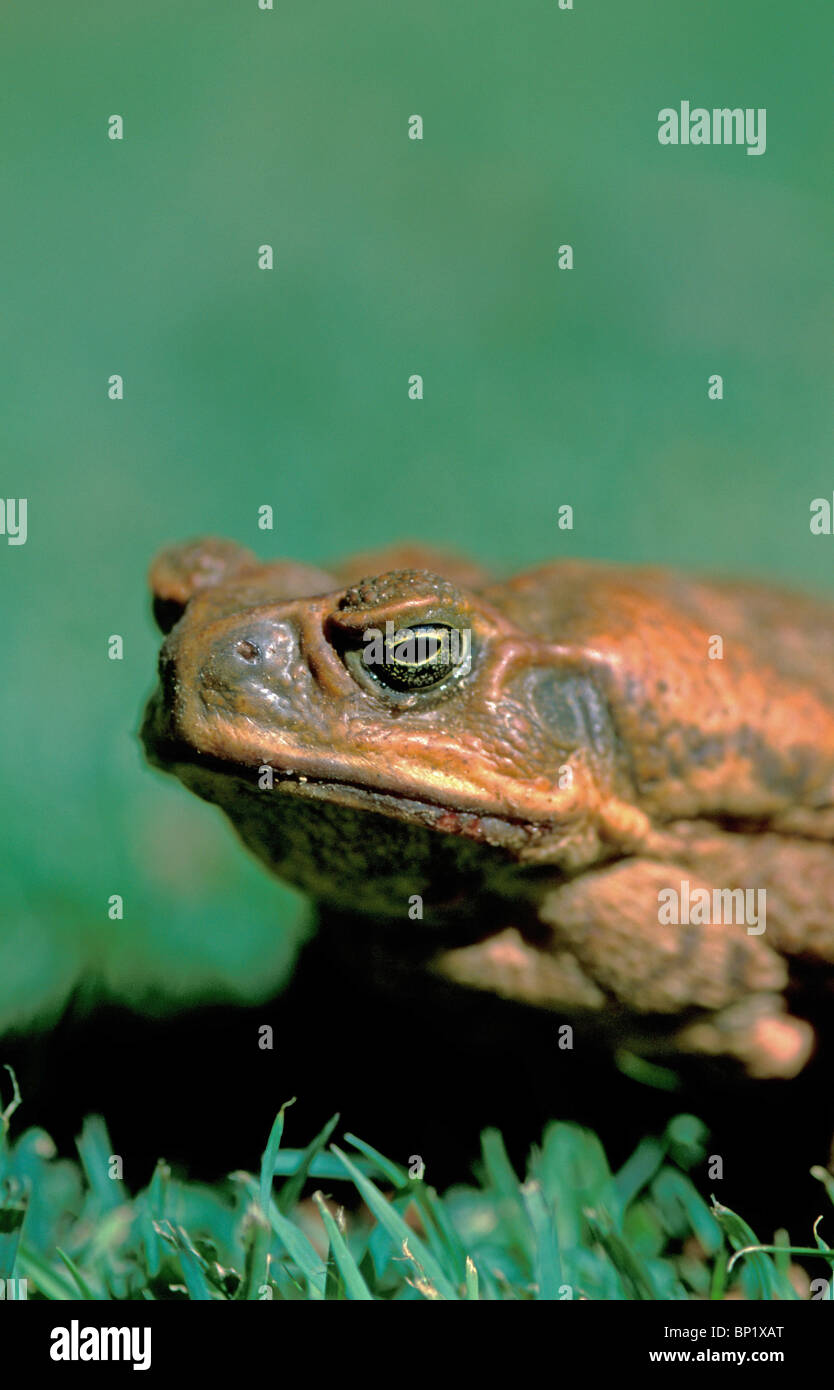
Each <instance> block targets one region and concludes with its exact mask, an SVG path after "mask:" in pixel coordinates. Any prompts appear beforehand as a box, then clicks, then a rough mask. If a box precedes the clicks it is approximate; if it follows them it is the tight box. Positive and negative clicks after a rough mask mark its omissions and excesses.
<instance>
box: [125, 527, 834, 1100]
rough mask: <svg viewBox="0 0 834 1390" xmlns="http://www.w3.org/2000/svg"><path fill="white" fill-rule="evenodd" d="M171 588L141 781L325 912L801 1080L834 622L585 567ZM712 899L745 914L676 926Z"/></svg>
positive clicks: (830, 741)
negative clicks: (221, 828) (192, 802)
mask: <svg viewBox="0 0 834 1390" xmlns="http://www.w3.org/2000/svg"><path fill="white" fill-rule="evenodd" d="M363 576H364V577H363ZM152 585H153V589H154V593H155V599H156V611H157V614H158V616H159V619H160V623H161V625H162V626H163V628H164V629H165V630H167V629H168V628H170V629H171V630H170V633H169V636H168V637H167V638H166V641H165V643H164V645H163V648H162V654H161V658H160V687H159V690H158V692H157V694H156V696H155V697H154V698H153V699H152V701H151V704H150V705H149V708H148V713H147V716H146V722H145V731H144V735H145V742H146V745H147V747H148V749H149V752H150V754H151V757H152V759H153V760H154V761H155V762H156V763H157V764H159V765H160V766H164V767H165V768H167V769H169V770H170V771H172V772H174V773H176V775H177V776H179V777H180V778H181V779H182V781H183V782H185V784H186V785H187V786H189V787H191V788H192V790H194V791H195V792H197V793H198V794H199V795H201V796H203V797H206V798H207V799H209V800H211V801H216V802H217V803H218V804H219V805H221V806H222V807H223V809H224V810H225V811H226V812H227V814H228V815H229V816H230V818H231V819H232V821H233V822H234V824H235V825H236V827H237V829H238V831H239V832H240V834H241V835H242V837H243V839H244V840H245V841H246V843H247V844H248V845H249V846H250V847H251V848H252V849H253V850H254V851H255V852H256V853H257V854H258V855H259V856H260V857H261V858H262V859H263V860H265V861H266V863H267V864H269V866H270V867H271V868H273V869H274V871H275V872H276V873H278V874H280V875H281V876H282V877H284V878H286V879H288V880H289V881H290V882H292V883H295V884H297V885H298V886H300V887H301V888H303V889H304V890H306V891H307V892H308V893H310V894H311V895H312V896H313V897H314V898H315V899H316V900H317V901H318V902H319V904H320V905H321V906H322V908H323V910H324V911H326V912H327V911H329V912H331V913H333V914H337V915H339V916H340V917H343V918H345V919H346V920H348V921H349V919H350V917H351V916H353V917H354V918H356V917H359V916H361V917H363V918H366V919H367V920H368V921H371V922H375V923H376V924H377V926H378V931H379V936H380V940H384V939H385V938H386V936H388V937H389V939H390V940H396V937H397V934H398V929H399V930H400V931H401V929H402V927H403V924H405V926H406V927H407V929H408V931H409V933H410V934H412V935H414V934H420V935H421V939H422V940H424V941H425V942H426V943H427V945H426V954H427V956H428V957H429V958H430V966H431V968H432V969H433V970H435V971H439V972H441V973H442V974H443V975H445V976H446V977H447V978H450V979H452V980H454V981H456V982H458V983H459V984H462V985H466V986H470V987H473V988H480V989H488V990H491V991H493V992H497V993H499V994H503V995H505V996H506V997H508V998H512V999H515V1000H518V1001H521V1002H527V1003H531V1004H535V1005H539V1006H544V1007H549V1008H551V1009H553V1010H555V1011H557V1012H558V1013H559V1014H560V1015H562V1016H564V1017H565V1018H566V1019H568V1020H570V1019H571V1018H573V1017H577V1018H579V1017H586V1018H588V1017H593V1018H597V1019H598V1020H599V1021H600V1022H602V1023H605V1024H607V1025H610V1026H612V1028H613V1029H614V1031H615V1032H619V1033H620V1035H621V1036H623V1037H625V1036H628V1037H629V1039H630V1040H632V1041H633V1038H634V1035H635V1031H637V1033H638V1035H639V1033H640V1028H641V1025H640V1022H639V1020H642V1021H643V1024H644V1025H645V1027H644V1029H643V1031H644V1033H645V1036H646V1037H648V1036H650V1035H653V1036H657V1035H658V1033H660V1034H661V1035H664V1036H665V1037H666V1038H667V1040H669V1039H674V1046H675V1047H678V1048H681V1049H685V1050H690V1051H695V1052H698V1051H700V1052H706V1053H726V1054H728V1055H730V1056H735V1057H737V1058H738V1059H740V1061H741V1062H742V1063H743V1064H744V1065H745V1066H746V1068H747V1069H748V1070H749V1071H750V1072H751V1073H753V1074H757V1075H763V1076H765V1075H782V1076H789V1075H793V1074H795V1073H796V1072H797V1071H798V1070H799V1069H800V1068H801V1067H802V1066H803V1064H804V1062H805V1060H806V1059H807V1057H808V1055H809V1053H810V1050H811V1046H812V1043H813V1034H812V1031H811V1028H810V1026H809V1025H808V1024H807V1023H806V1022H805V1021H804V1020H803V1019H802V1018H800V1017H794V1016H793V1014H792V1013H790V1012H789V1010H788V1007H787V1006H786V998H787V999H788V1000H789V1001H792V1000H793V997H794V994H795V993H796V989H795V983H796V979H797V977H798V976H800V975H801V976H803V977H807V975H808V972H809V969H810V968H811V967H814V971H813V973H814V975H815V977H817V978H819V979H820V980H826V979H827V978H828V975H829V973H830V975H831V977H832V978H834V607H833V606H832V605H830V604H827V603H824V602H822V601H815V600H812V599H808V598H802V597H799V596H796V595H792V594H785V593H782V592H779V591H777V590H773V589H770V588H767V587H763V586H758V585H754V584H744V583H726V584H717V583H706V582H700V581H697V580H693V579H690V578H686V577H684V576H682V575H678V574H675V573H672V572H667V571H661V570H649V569H645V570H618V569H613V568H609V567H606V566H603V565H597V564H591V563H585V562H579V561H565V562H561V563H558V564H553V565H549V566H547V567H544V568H541V569H537V570H533V571H530V572H527V573H524V574H521V575H519V576H517V577H516V578H514V579H512V580H509V581H508V582H504V583H498V584H492V583H488V582H486V580H485V579H484V577H483V576H482V575H480V574H479V573H478V572H477V571H476V570H475V569H474V567H472V566H468V565H463V564H461V563H460V562H459V561H455V562H451V561H446V560H441V559H440V558H439V557H436V556H433V555H427V554H425V553H422V552H415V551H406V552H394V553H390V554H387V555H385V556H382V557H368V558H366V559H364V560H360V561H358V562H355V563H351V564H349V565H344V566H340V567H339V568H338V569H337V570H336V571H334V572H333V573H325V572H322V571H319V570H314V569H311V568H308V567H306V566H302V565H296V564H292V563H274V564H260V563H259V562H258V561H256V560H255V559H254V557H252V556H251V555H250V554H249V553H248V552H246V551H243V550H241V549H239V548H238V547H236V546H233V545H229V544H226V543H224V542H220V541H211V540H209V541H202V542H194V543H192V544H190V545H186V546H182V547H179V548H175V549H171V550H169V551H166V552H164V553H163V554H162V555H161V556H160V557H159V558H158V559H157V561H156V562H155V564H154V567H153V571H152ZM387 624H390V625H391V626H390V627H387V628H386V625H387ZM386 632H387V634H388V639H389V640H388V641H387V642H385V641H381V640H380V638H384V637H385V635H386ZM392 634H393V636H392ZM377 635H379V636H377ZM450 638H451V639H452V640H449V639H450ZM719 639H720V640H719ZM684 885H685V886H684ZM705 889H706V890H709V902H710V903H713V902H715V903H716V904H717V903H719V902H723V903H724V904H725V912H726V909H727V907H728V905H729V904H730V902H732V903H733V905H734V906H733V908H732V909H730V914H729V915H730V918H731V920H727V919H726V915H725V919H724V920H723V921H721V922H718V921H714V920H711V914H710V912H709V911H703V910H702V909H698V908H696V909H695V910H692V911H691V912H690V913H689V919H690V920H689V921H683V922H679V923H678V924H675V917H674V912H672V913H670V911H669V909H668V904H669V903H670V902H673V901H674V902H677V903H680V902H682V901H684V902H685V900H686V897H687V896H688V898H689V901H690V903H698V902H704V901H706V896H705V894H704V892H703V890H705ZM715 889H720V890H732V889H743V890H752V892H753V894H754V895H755V901H756V903H757V911H756V914H755V915H754V916H753V917H751V916H750V914H749V911H748V912H747V913H745V915H744V917H743V919H742V918H741V916H740V907H739V905H740V903H741V898H740V895H736V897H735V898H733V899H730V897H729V894H725V895H724V897H723V898H714V895H713V890H715ZM763 891H764V894H765V896H764V897H763V896H762V892H763ZM418 900H422V918H421V917H420V909H419V908H415V903H416V902H417V901H418ZM750 901H751V895H750V893H749V892H748V897H747V902H748V904H749V903H750ZM764 904H766V909H765V910H766V916H765V915H763V914H762V913H761V912H760V911H759V910H758V909H759V908H760V907H761V906H763V905H764ZM664 905H665V907H664ZM684 915H686V914H684ZM712 915H715V914H712ZM762 926H764V930H762Z"/></svg>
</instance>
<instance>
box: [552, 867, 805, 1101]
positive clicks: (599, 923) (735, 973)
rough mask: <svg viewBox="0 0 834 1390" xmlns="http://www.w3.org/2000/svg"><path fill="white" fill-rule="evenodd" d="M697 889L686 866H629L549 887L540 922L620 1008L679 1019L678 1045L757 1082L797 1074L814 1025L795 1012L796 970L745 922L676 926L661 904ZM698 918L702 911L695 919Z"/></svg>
mask: <svg viewBox="0 0 834 1390" xmlns="http://www.w3.org/2000/svg"><path fill="white" fill-rule="evenodd" d="M683 879H686V880H687V882H688V890H687V891H688V894H689V897H690V900H691V901H695V900H696V897H695V895H696V893H697V890H698V889H707V891H708V893H709V901H710V902H712V900H713V895H712V885H710V884H707V883H704V882H699V881H698V880H694V881H693V876H692V874H691V872H690V871H688V870H686V869H682V868H681V867H680V865H675V864H671V863H669V864H664V863H657V862H655V861H653V860H648V859H626V860H623V861H621V862H620V863H617V864H614V865H612V866H611V867H609V868H605V869H601V870H599V871H598V872H589V873H585V874H582V875H581V876H579V877H578V878H576V879H573V880H572V881H570V882H568V883H564V884H561V885H559V886H558V887H556V888H554V889H552V890H550V891H549V892H548V893H547V894H546V895H545V897H544V900H543V902H542V905H541V909H540V915H541V919H542V921H543V922H545V923H547V924H548V925H549V927H550V928H551V930H552V941H551V946H550V949H552V950H553V951H554V952H564V951H568V952H570V953H571V955H572V956H573V957H574V958H575V959H576V962H577V964H578V966H579V967H580V969H581V970H582V972H583V973H584V974H585V975H587V977H588V978H589V979H590V980H593V982H594V984H595V985H597V986H598V987H599V988H600V989H601V990H603V991H604V992H605V994H606V996H608V998H610V999H611V1000H613V1001H616V1003H617V1004H618V1005H620V1006H624V1007H625V1008H626V1009H627V1010H628V1011H629V1012H633V1013H637V1014H651V1015H655V1016H657V1015H661V1016H662V1015H668V1016H679V1017H680V1019H681V1020H682V1023H681V1027H680V1028H679V1029H677V1030H676V1031H675V1036H674V1046H675V1047H677V1048H679V1049H680V1050H682V1051H686V1052H690V1051H693V1052H702V1053H708V1054H721V1055H728V1056H732V1057H736V1058H738V1060H739V1061H741V1062H742V1063H743V1065H744V1067H745V1068H746V1070H747V1071H748V1072H749V1073H750V1074H751V1075H753V1076H759V1077H791V1076H795V1075H796V1074H797V1072H799V1071H800V1070H801V1069H802V1067H803V1066H804V1065H805V1062H806V1061H807V1060H808V1057H809V1055H810V1052H811V1049H812V1047H813V1042H814V1034H813V1030H812V1029H811V1027H810V1025H809V1024H808V1023H806V1022H805V1021H804V1020H802V1019H798V1018H794V1017H792V1016H791V1015H789V1014H788V1013H787V1012H786V1009H785V1004H784V1000H783V998H782V991H783V990H784V988H785V986H786V984H787V981H788V972H787V966H786V963H785V961H784V959H783V958H782V956H781V955H779V954H777V952H776V951H774V950H772V949H771V947H770V946H769V945H768V944H767V942H766V941H765V939H764V936H763V935H758V934H757V935H751V934H749V933H748V931H747V929H746V927H745V925H744V924H743V923H736V922H729V923H728V922H722V923H716V922H705V923H703V924H702V923H700V922H692V921H689V922H686V923H682V924H680V925H672V924H667V923H665V922H664V921H663V920H662V915H661V912H660V904H661V903H663V902H664V901H665V897H664V895H665V894H668V890H669V889H670V888H671V889H674V890H676V891H680V890H681V888H682V880H683ZM693 915H694V914H693Z"/></svg>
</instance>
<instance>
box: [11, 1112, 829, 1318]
mask: <svg viewBox="0 0 834 1390" xmlns="http://www.w3.org/2000/svg"><path fill="white" fill-rule="evenodd" d="M15 1096H16V1087H15ZM15 1096H13V1098H12V1101H11V1102H10V1103H9V1105H7V1107H6V1109H5V1111H4V1112H3V1113H2V1116H1V1117H0V1120H1V1121H2V1123H0V1279H4V1278H15V1279H21V1278H25V1279H26V1280H27V1281H28V1297H29V1298H46V1299H55V1300H62V1299H93V1300H102V1299H198V1300H206V1299H212V1300H227V1299H233V1300H248V1299H255V1300H257V1299H264V1298H278V1299H309V1298H312V1299H377V1298H383V1299H569V1298H588V1299H617V1300H620V1299H652V1300H655V1299H691V1298H701V1299H721V1298H724V1297H725V1296H726V1295H727V1294H728V1293H734V1294H736V1295H738V1296H741V1297H743V1298H750V1299H796V1298H798V1297H799V1296H800V1295H799V1294H798V1293H797V1292H796V1289H795V1288H794V1287H793V1284H792V1283H791V1281H790V1279H789V1277H788V1269H789V1265H790V1264H791V1261H792V1260H794V1259H796V1258H801V1257H803V1256H814V1257H815V1258H816V1259H817V1261H822V1262H823V1267H826V1266H827V1265H834V1251H831V1250H830V1249H829V1247H828V1246H827V1245H826V1244H825V1243H824V1241H823V1240H822V1238H821V1236H820V1235H819V1234H818V1227H819V1222H817V1223H816V1226H815V1231H814V1243H813V1244H811V1245H808V1246H804V1247H791V1246H790V1245H789V1244H788V1239H787V1235H786V1234H785V1233H781V1234H779V1235H778V1236H777V1238H776V1239H775V1240H774V1241H772V1242H768V1245H767V1248H766V1249H765V1248H764V1247H761V1246H760V1243H759V1242H758V1241H757V1239H756V1236H755V1235H754V1233H753V1232H752V1231H751V1229H750V1228H749V1226H747V1224H746V1223H745V1222H744V1221H743V1220H742V1218H741V1217H739V1216H738V1215H736V1213H735V1212H733V1211H730V1210H729V1209H728V1208H727V1207H725V1206H722V1205H721V1204H720V1203H718V1202H716V1201H715V1200H714V1199H713V1202H712V1205H711V1206H710V1205H708V1204H707V1202H706V1201H705V1200H704V1199H703V1197H702V1196H701V1195H700V1194H699V1192H698V1191H697V1189H696V1187H695V1185H694V1183H693V1181H692V1179H691V1177H690V1175H689V1174H690V1172H691V1170H692V1169H693V1168H695V1166H696V1165H698V1164H701V1163H702V1162H703V1159H704V1156H705V1142H706V1138H707V1134H706V1130H705V1128H704V1126H703V1125H702V1124H701V1123H700V1121H699V1120H697V1119H695V1118H694V1117H693V1116H691V1115H678V1116H677V1117H676V1118H675V1119H673V1120H672V1121H671V1122H670V1124H669V1125H668V1127H667V1129H666V1131H665V1133H664V1134H663V1135H662V1136H660V1137H658V1138H646V1139H644V1140H643V1141H642V1142H641V1143H640V1145H639V1146H638V1148H637V1149H636V1150H635V1152H634V1153H633V1154H632V1156H631V1157H630V1158H629V1159H628V1161H627V1162H626V1163H625V1164H624V1165H623V1166H622V1167H621V1168H620V1169H619V1171H617V1172H612V1171H611V1169H610V1167H609V1164H608V1161H607V1159H606V1156H605V1152H604V1150H603V1147H602V1145H601V1143H600V1141H599V1139H598V1138H597V1136H596V1135H595V1134H593V1133H592V1132H590V1131H589V1130H586V1129H582V1128H580V1127H579V1126H577V1125H574V1124H563V1123H559V1122H554V1123H551V1124H550V1125H549V1126H548V1127H547V1129H546V1130H545V1132H544V1135H543V1137H542V1140H541V1143H540V1144H538V1145H536V1146H535V1147H534V1148H533V1149H532V1150H531V1152H530V1155H529V1158H528V1161H527V1166H526V1174H525V1176H524V1179H523V1180H521V1179H520V1178H519V1176H518V1174H517V1173H516V1172H515V1170H514V1169H513V1167H512V1165H511V1163H510V1160H509V1158H508V1156H507V1152H506V1149H505V1147H504V1143H503V1140H502V1138H501V1135H500V1134H499V1133H498V1132H497V1131H495V1130H486V1131H485V1132H484V1134H483V1136H482V1155H481V1161H480V1164H479V1166H478V1170H477V1178H476V1181H474V1182H473V1183H472V1184H471V1185H467V1186H459V1187H454V1188H451V1189H450V1190H449V1191H447V1192H445V1193H444V1194H443V1195H442V1196H438V1194H437V1193H436V1192H435V1191H434V1189H433V1188H432V1187H430V1186H429V1184H428V1182H427V1180H426V1178H425V1177H415V1176H409V1174H408V1173H407V1172H406V1171H405V1170H404V1169H403V1168H402V1167H400V1165H399V1164H397V1163H393V1162H392V1161H391V1160H390V1159H387V1158H385V1157H383V1155H382V1154H380V1153H378V1152H377V1151H376V1150H375V1149H373V1148H372V1147H371V1146H370V1145H369V1144H367V1143H365V1142H364V1141H363V1140H361V1139H358V1138H356V1136H354V1135H352V1134H349V1133H345V1134H343V1135H342V1136H341V1138H340V1139H339V1142H338V1143H334V1142H332V1135H333V1134H334V1133H335V1132H336V1131H337V1125H338V1116H334V1118H333V1119H332V1120H331V1121H330V1122H329V1124H328V1125H326V1126H325V1128H324V1129H323V1130H322V1131H321V1133H320V1134H318V1135H317V1136H316V1137H315V1138H314V1139H313V1140H312V1142H311V1143H310V1144H308V1146H307V1147H306V1148H305V1149H303V1150H302V1149H286V1148H282V1147H281V1141H282V1137H283V1128H284V1118H285V1111H286V1108H287V1107H286V1106H284V1107H282V1109H281V1111H280V1113H279V1115H278V1116H277V1117H276V1120H275V1123H274V1125H273V1127H272V1132H271V1134H270V1136H269V1139H268V1142H267V1145H266V1148H265V1150H264V1155H263V1160H262V1164H261V1171H260V1173H259V1174H251V1173H244V1172H237V1173H233V1174H231V1175H230V1176H229V1178H228V1179H227V1180H226V1181H225V1182H224V1183H221V1184H219V1185H217V1186H216V1187H208V1186H205V1185H202V1184H199V1183H191V1182H185V1181H180V1180H178V1179H176V1178H174V1177H173V1176H172V1174H171V1172H170V1170H169V1169H168V1168H167V1166H166V1165H165V1164H164V1163H159V1164H158V1165H157V1168H156V1171H155V1172H154V1174H153V1176H152V1178H151V1181H150V1183H149V1184H148V1186H147V1187H146V1188H144V1189H143V1190H142V1191H141V1192H138V1193H136V1194H135V1195H132V1194H131V1193H130V1192H128V1190H127V1189H126V1187H125V1186H124V1184H123V1182H122V1181H121V1179H120V1177H119V1176H118V1172H117V1171H116V1168H115V1165H114V1164H113V1161H112V1157H111V1155H112V1146H111V1144H110V1139H109V1137H108V1133H107V1129H106V1127H105V1125H104V1122H103V1121H102V1120H101V1119H100V1118H98V1117H92V1118H90V1119H88V1120H87V1121H86V1122H85V1124H84V1126H83V1130H82V1134H81V1136H80V1138H79V1140H78V1151H79V1158H80V1163H76V1162H71V1161H68V1160H65V1159H61V1158H59V1157H58V1156H57V1155H56V1152H55V1146H54V1145H53V1143H52V1141H51V1139H50V1138H49V1136H48V1135H47V1134H46V1133H45V1132H44V1131H43V1130H38V1129H29V1130H26V1131H25V1132H23V1133H22V1134H21V1135H20V1136H19V1137H18V1138H17V1139H16V1140H15V1141H14V1142H12V1138H11V1122H12V1118H13V1115H14V1111H15V1108H16V1099H15ZM288 1103H289V1104H291V1102H288ZM812 1171H813V1172H814V1174H815V1176H817V1177H818V1178H819V1179H820V1181H821V1183H822V1184H823V1186H824V1188H825V1196H826V1198H827V1199H828V1200H831V1201H834V1179H832V1178H831V1176H830V1174H828V1173H826V1172H825V1170H823V1169H814V1170H812ZM330 1194H333V1196H332V1197H331V1195H330ZM821 1195H822V1194H821ZM828 1296H829V1297H830V1290H829V1295H828Z"/></svg>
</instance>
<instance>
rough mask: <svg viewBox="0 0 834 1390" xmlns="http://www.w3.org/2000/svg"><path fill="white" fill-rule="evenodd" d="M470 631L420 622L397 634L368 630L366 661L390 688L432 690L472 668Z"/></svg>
mask: <svg viewBox="0 0 834 1390" xmlns="http://www.w3.org/2000/svg"><path fill="white" fill-rule="evenodd" d="M470 656H471V643H470V634H469V632H468V631H467V630H466V629H460V628H454V627H449V626H447V624H446V623H420V624H419V625H417V626H416V627H404V628H400V629H399V631H397V632H395V633H393V634H385V635H384V636H383V634H382V633H376V632H374V630H373V629H371V630H370V631H368V632H366V633H365V646H364V649H363V652H362V661H363V664H364V666H365V667H366V669H367V670H368V671H369V672H370V673H371V675H373V676H374V677H375V679H376V680H378V681H379V682H380V684H382V685H385V686H387V687H388V688H389V689H390V690H398V691H412V690H428V689H430V688H431V687H432V686H436V685H440V683H441V682H442V681H445V680H446V678H447V677H448V676H451V675H455V676H459V675H463V674H465V672H466V671H468V670H469V666H470Z"/></svg>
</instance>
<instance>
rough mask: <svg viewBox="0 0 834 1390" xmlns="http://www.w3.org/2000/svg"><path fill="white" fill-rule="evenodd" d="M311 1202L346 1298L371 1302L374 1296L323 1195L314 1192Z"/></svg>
mask: <svg viewBox="0 0 834 1390" xmlns="http://www.w3.org/2000/svg"><path fill="white" fill-rule="evenodd" d="M313 1201H314V1202H315V1204H316V1206H317V1207H318V1209H319V1212H320V1213H321V1219H322V1221H323V1222H324V1227H325V1230H326V1231H327V1235H328V1239H329V1241H330V1253H331V1254H332V1256H333V1259H334V1260H335V1261H336V1264H337V1265H338V1267H339V1273H340V1274H341V1276H342V1278H343V1279H344V1281H345V1292H346V1294H347V1296H348V1298H350V1299H355V1300H364V1301H365V1302H367V1301H368V1300H371V1301H373V1297H374V1296H373V1294H372V1293H371V1291H370V1289H369V1288H368V1285H367V1284H366V1283H365V1280H364V1279H363V1278H362V1275H361V1274H360V1273H359V1266H358V1265H357V1263H356V1261H355V1259H354V1258H353V1256H352V1254H351V1253H350V1250H349V1248H348V1245H347V1242H346V1241H345V1238H344V1236H343V1235H342V1233H341V1231H340V1230H339V1227H338V1226H337V1225H336V1222H335V1221H334V1220H333V1217H332V1215H331V1214H330V1212H329V1210H328V1207H327V1203H326V1202H325V1200H324V1195H323V1193H321V1192H314V1193H313Z"/></svg>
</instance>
